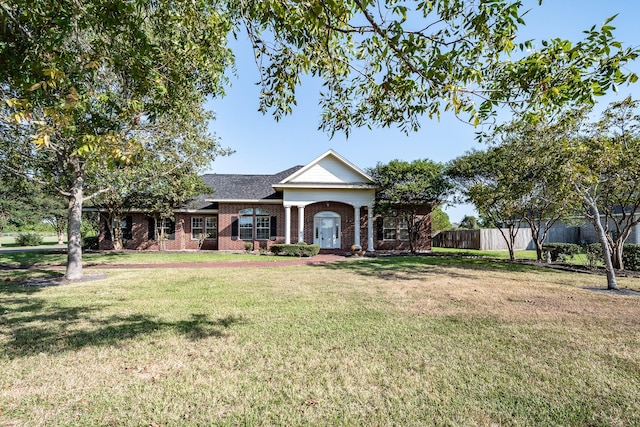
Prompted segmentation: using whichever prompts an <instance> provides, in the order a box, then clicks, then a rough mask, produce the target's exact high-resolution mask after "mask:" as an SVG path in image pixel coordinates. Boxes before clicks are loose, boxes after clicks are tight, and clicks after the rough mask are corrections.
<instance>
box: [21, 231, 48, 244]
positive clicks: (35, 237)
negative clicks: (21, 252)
mask: <svg viewBox="0 0 640 427" xmlns="http://www.w3.org/2000/svg"><path fill="white" fill-rule="evenodd" d="M16 243H17V244H18V246H39V245H41V244H42V237H41V236H40V235H39V234H38V233H20V234H18V237H16Z"/></svg>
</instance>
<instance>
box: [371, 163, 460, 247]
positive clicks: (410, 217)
mask: <svg viewBox="0 0 640 427" xmlns="http://www.w3.org/2000/svg"><path fill="white" fill-rule="evenodd" d="M444 172H445V167H444V165H442V164H441V163H437V162H434V161H432V160H428V159H422V160H414V161H412V162H406V161H402V160H392V161H390V162H389V163H387V164H382V163H378V164H377V165H376V167H374V168H371V169H369V170H368V173H369V175H370V176H371V177H372V179H373V182H374V185H375V186H376V188H377V189H378V193H377V194H376V206H375V211H376V212H378V213H380V214H383V215H394V216H398V217H400V218H403V219H404V220H405V221H406V224H407V227H408V228H407V230H408V233H409V244H410V250H411V251H412V252H413V251H414V248H415V246H416V245H415V244H416V239H417V238H418V237H419V234H420V233H421V232H422V233H424V232H427V230H426V229H425V227H426V226H427V224H428V221H427V218H429V215H430V214H431V211H433V210H434V209H435V208H437V207H438V206H440V205H441V204H442V203H444V202H445V201H446V200H447V198H448V197H449V195H450V194H451V193H452V190H453V186H452V184H451V182H450V181H449V180H448V179H447V177H446V176H445V174H444ZM428 231H430V230H428Z"/></svg>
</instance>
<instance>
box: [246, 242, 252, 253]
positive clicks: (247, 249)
mask: <svg viewBox="0 0 640 427" xmlns="http://www.w3.org/2000/svg"><path fill="white" fill-rule="evenodd" d="M244 250H245V251H247V252H251V251H252V250H253V242H244Z"/></svg>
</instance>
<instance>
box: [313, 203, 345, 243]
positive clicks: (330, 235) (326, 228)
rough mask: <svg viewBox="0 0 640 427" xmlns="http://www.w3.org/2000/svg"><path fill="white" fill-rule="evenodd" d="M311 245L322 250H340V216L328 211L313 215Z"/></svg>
mask: <svg viewBox="0 0 640 427" xmlns="http://www.w3.org/2000/svg"><path fill="white" fill-rule="evenodd" d="M313 243H314V244H315V245H320V248H322V249H339V248H340V215H338V214H337V213H335V212H329V211H325V212H318V213H317V214H315V215H314V217H313Z"/></svg>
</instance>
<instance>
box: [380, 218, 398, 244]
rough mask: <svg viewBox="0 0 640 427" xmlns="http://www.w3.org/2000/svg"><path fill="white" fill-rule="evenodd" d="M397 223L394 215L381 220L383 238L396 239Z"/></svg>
mask: <svg viewBox="0 0 640 427" xmlns="http://www.w3.org/2000/svg"><path fill="white" fill-rule="evenodd" d="M396 236H397V223H396V219H395V218H394V217H385V218H384V219H383V220H382V238H383V239H384V240H396Z"/></svg>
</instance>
